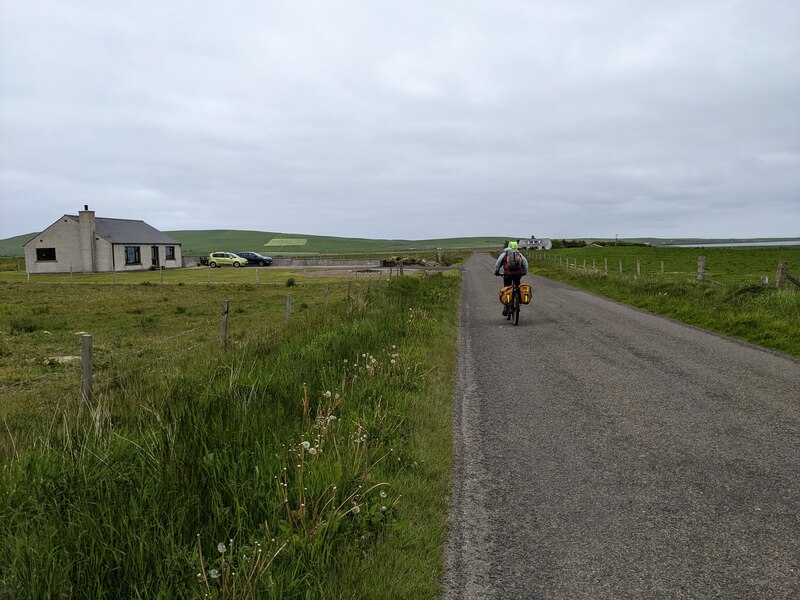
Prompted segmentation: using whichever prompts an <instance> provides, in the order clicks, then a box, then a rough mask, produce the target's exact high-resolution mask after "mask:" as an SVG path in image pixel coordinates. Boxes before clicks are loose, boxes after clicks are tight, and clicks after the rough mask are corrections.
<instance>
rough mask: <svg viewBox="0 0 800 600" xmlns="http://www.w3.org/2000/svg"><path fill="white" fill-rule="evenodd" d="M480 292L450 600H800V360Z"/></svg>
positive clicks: (633, 316)
mask: <svg viewBox="0 0 800 600" xmlns="http://www.w3.org/2000/svg"><path fill="white" fill-rule="evenodd" d="M493 263H494V261H493V259H492V258H491V257H490V256H489V255H487V254H482V255H476V256H474V257H473V258H471V259H470V260H469V261H468V263H467V265H466V270H465V273H464V279H463V294H462V321H461V329H460V334H459V335H460V339H459V344H460V348H459V371H458V378H457V384H456V397H455V414H454V427H455V442H454V471H453V490H452V491H453V496H452V500H451V509H450V517H451V530H450V537H449V540H448V546H447V549H446V554H445V558H446V574H445V579H444V581H443V597H444V598H445V599H461V598H503V599H508V598H592V599H598V598H648V599H649V598H664V599H676V598H726V599H733V598H754V599H755V598H800V515H799V511H798V509H800V362H799V361H797V360H795V359H793V358H790V357H787V356H784V355H780V354H777V353H774V352H770V351H767V350H762V349H760V348H757V347H755V346H752V345H749V344H746V343H743V342H738V341H735V340H732V339H729V338H725V337H723V336H719V335H715V334H712V333H708V332H705V331H702V330H700V329H697V328H694V327H690V326H686V325H683V324H680V323H677V322H675V321H672V320H670V319H666V318H663V317H659V316H656V315H652V314H649V313H645V312H643V311H639V310H636V309H633V308H629V307H625V306H623V305H620V304H618V303H615V302H612V301H609V300H606V299H603V298H600V297H598V296H595V295H592V294H589V293H586V292H583V291H580V290H577V289H575V288H573V287H570V286H567V285H564V284H561V283H556V282H553V281H550V280H546V279H542V278H539V277H528V278H527V280H528V281H529V282H530V283H531V284H532V286H533V288H534V300H533V303H532V304H531V305H530V306H525V307H523V311H522V314H521V317H520V324H519V326H517V327H514V326H513V325H511V324H510V323H509V322H508V321H506V320H505V319H504V318H503V317H501V315H500V311H501V305H500V304H499V302H498V300H497V290H498V289H499V287H500V286H499V285H498V284H499V279H497V278H495V277H493V276H492V268H493Z"/></svg>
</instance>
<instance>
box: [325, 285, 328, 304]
mask: <svg viewBox="0 0 800 600" xmlns="http://www.w3.org/2000/svg"><path fill="white" fill-rule="evenodd" d="M325 306H328V284H327V283H326V284H325Z"/></svg>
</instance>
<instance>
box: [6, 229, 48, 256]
mask: <svg viewBox="0 0 800 600" xmlns="http://www.w3.org/2000/svg"><path fill="white" fill-rule="evenodd" d="M37 233H39V232H38V231H32V232H31V233H26V234H24V235H17V236H14V237H11V238H8V239H6V240H0V256H4V257H8V256H11V257H17V256H25V252H24V251H23V249H22V245H23V244H24V243H25V242H27V241H28V240H29V239H31V238H32V237H33V236H35V235H36V234H37Z"/></svg>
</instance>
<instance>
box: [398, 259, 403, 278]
mask: <svg viewBox="0 0 800 600" xmlns="http://www.w3.org/2000/svg"><path fill="white" fill-rule="evenodd" d="M397 266H398V268H399V269H400V271H399V273H400V275H402V274H403V259H402V258H401V259H400V264H398V265H397Z"/></svg>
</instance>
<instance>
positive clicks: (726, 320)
mask: <svg viewBox="0 0 800 600" xmlns="http://www.w3.org/2000/svg"><path fill="white" fill-rule="evenodd" d="M699 256H704V257H705V265H706V272H705V274H706V281H705V282H698V281H697V261H698V257H699ZM528 257H529V262H530V264H531V271H532V272H534V273H538V274H540V275H543V276H545V277H550V278H553V279H559V280H561V281H565V282H567V283H571V284H573V285H576V286H578V287H582V288H584V289H587V290H590V291H593V292H596V293H598V294H601V295H603V296H606V297H609V298H612V299H615V300H618V301H620V302H624V303H626V304H630V305H632V306H637V307H639V308H643V309H646V310H649V311H652V312H655V313H658V314H662V315H665V316H668V317H672V318H674V319H677V320H680V321H683V322H685V323H689V324H692V325H696V326H699V327H703V328H705V329H709V330H711V331H716V332H718V333H722V334H725V335H730V336H733V337H737V338H740V339H743V340H746V341H749V342H752V343H755V344H758V345H761V346H764V347H766V348H771V349H774V350H778V351H781V352H785V353H787V354H791V355H793V356H800V289H798V288H795V287H794V286H792V285H791V284H787V285H786V287H785V288H784V289H782V290H777V289H775V286H774V283H773V282H774V279H775V273H776V270H777V264H778V261H787V262H788V263H789V272H790V273H793V274H794V276H795V277H796V278H798V279H800V247H798V246H785V247H751V248H703V249H698V248H631V247H619V248H614V247H609V248H591V247H587V248H570V249H561V250H553V251H548V252H531V253H529V254H528ZM662 262H663V274H662ZM620 264H621V265H622V266H621V270H622V273H620ZM567 265H569V266H567ZM606 265H607V266H608V269H607V270H606ZM762 277H766V278H768V280H769V283H768V284H762V283H761V281H762V279H761V278H762Z"/></svg>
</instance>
